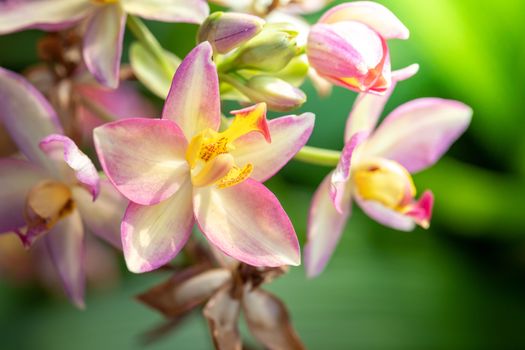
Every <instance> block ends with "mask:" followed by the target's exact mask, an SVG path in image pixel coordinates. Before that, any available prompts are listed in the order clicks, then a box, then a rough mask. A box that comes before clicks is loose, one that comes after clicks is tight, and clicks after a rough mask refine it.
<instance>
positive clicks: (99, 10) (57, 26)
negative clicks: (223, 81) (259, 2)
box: [0, 0, 209, 88]
mask: <svg viewBox="0 0 525 350" xmlns="http://www.w3.org/2000/svg"><path fill="white" fill-rule="evenodd" d="M208 12H209V8H208V5H207V2H206V1H204V0H39V1H35V0H32V1H17V0H8V1H7V2H5V1H2V2H1V3H0V34H6V33H11V32H16V31H19V30H23V29H28V28H37V29H43V30H49V31H55V30H61V29H65V28H68V27H70V26H72V25H74V24H76V23H78V22H80V21H82V20H85V21H86V31H85V34H84V50H83V56H84V61H85V62H86V65H87V67H88V69H89V71H90V72H91V73H92V74H93V75H94V76H95V78H96V79H97V80H98V81H99V82H100V83H101V84H103V85H106V86H108V87H111V88H116V87H117V85H118V73H119V69H120V58H121V56H122V42H123V39H124V29H125V24H126V16H127V14H131V15H137V16H140V17H144V18H147V19H152V20H157V21H164V22H188V23H200V22H202V21H203V20H204V18H206V16H207V15H208Z"/></svg>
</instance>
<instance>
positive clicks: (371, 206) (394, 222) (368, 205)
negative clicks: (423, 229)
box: [354, 195, 416, 231]
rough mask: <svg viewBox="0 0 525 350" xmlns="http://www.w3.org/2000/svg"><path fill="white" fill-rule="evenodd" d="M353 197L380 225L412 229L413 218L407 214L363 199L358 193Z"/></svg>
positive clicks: (398, 228)
mask: <svg viewBox="0 0 525 350" xmlns="http://www.w3.org/2000/svg"><path fill="white" fill-rule="evenodd" d="M354 198H355V200H356V202H357V204H358V205H359V206H360V207H361V209H362V210H363V211H364V212H365V214H366V215H368V216H370V217H371V218H372V219H374V220H375V221H377V222H378V223H380V224H382V225H385V226H387V227H390V228H393V229H396V230H400V231H412V230H413V229H414V228H415V226H416V225H415V222H414V220H413V219H412V218H411V217H410V216H408V215H405V214H402V213H400V212H397V211H395V210H393V209H390V208H387V207H385V206H384V205H383V204H381V203H379V202H376V201H366V200H363V199H362V198H360V197H359V196H358V195H355V196H354Z"/></svg>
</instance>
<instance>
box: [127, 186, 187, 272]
mask: <svg viewBox="0 0 525 350" xmlns="http://www.w3.org/2000/svg"><path fill="white" fill-rule="evenodd" d="M193 224H194V218H193V207H192V186H191V182H190V179H189V177H186V180H185V182H184V183H183V184H182V185H181V187H180V188H179V190H178V191H177V192H176V193H175V194H174V195H173V196H171V197H170V198H168V199H166V200H165V201H163V202H160V203H159V204H155V205H150V206H142V205H139V204H135V203H130V204H129V206H128V209H127V210H126V214H125V215H124V219H123V220H122V226H121V232H122V247H123V250H124V258H125V259H126V264H127V266H128V269H129V270H130V271H131V272H135V273H142V272H148V271H151V270H155V269H157V268H159V267H161V266H162V265H164V264H167V263H168V262H170V260H171V259H173V258H174V257H175V256H176V255H177V254H178V253H179V251H180V250H181V249H182V248H183V247H184V245H185V244H186V242H187V241H188V238H189V237H190V234H191V229H192V228H193Z"/></svg>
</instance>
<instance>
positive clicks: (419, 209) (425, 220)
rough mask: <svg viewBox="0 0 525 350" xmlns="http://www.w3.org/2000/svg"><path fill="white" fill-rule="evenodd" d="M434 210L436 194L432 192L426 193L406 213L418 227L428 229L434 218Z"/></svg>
mask: <svg viewBox="0 0 525 350" xmlns="http://www.w3.org/2000/svg"><path fill="white" fill-rule="evenodd" d="M433 208H434V194H433V193H432V191H425V192H424V193H423V195H422V196H421V198H420V199H419V200H418V201H417V202H416V203H415V204H414V205H413V206H412V208H411V209H410V210H409V211H408V212H407V213H406V215H408V216H410V217H411V218H412V219H413V220H414V221H415V222H416V223H417V224H418V225H420V226H421V227H423V228H428V226H429V225H430V219H431V218H432V209H433Z"/></svg>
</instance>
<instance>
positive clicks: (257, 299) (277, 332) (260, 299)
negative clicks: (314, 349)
mask: <svg viewBox="0 0 525 350" xmlns="http://www.w3.org/2000/svg"><path fill="white" fill-rule="evenodd" d="M242 307H243V312H244V316H245V319H246V322H247V324H248V328H249V329H250V332H251V333H252V334H253V336H254V337H255V338H256V339H257V340H258V341H259V342H261V343H262V344H263V345H264V346H265V347H267V348H268V349H270V350H302V349H305V347H304V345H303V343H302V342H301V340H300V339H299V336H298V335H297V333H296V332H295V330H294V329H293V327H292V325H291V322H290V317H289V316H288V311H287V310H286V306H285V305H284V303H283V302H282V301H280V300H279V299H278V298H277V297H275V296H274V295H273V294H270V293H268V292H266V291H264V290H261V289H255V290H253V291H245V293H244V298H243V301H242Z"/></svg>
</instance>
